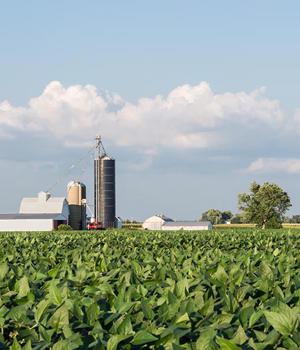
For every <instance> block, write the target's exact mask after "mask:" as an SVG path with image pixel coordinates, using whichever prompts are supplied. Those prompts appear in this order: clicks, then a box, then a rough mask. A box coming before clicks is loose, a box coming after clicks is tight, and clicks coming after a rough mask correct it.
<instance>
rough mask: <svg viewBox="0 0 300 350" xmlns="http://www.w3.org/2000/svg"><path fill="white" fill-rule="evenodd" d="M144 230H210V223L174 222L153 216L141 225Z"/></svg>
mask: <svg viewBox="0 0 300 350" xmlns="http://www.w3.org/2000/svg"><path fill="white" fill-rule="evenodd" d="M143 229H145V230H164V231H176V230H186V231H199V230H211V229H212V223H211V222H210V221H174V220H172V219H170V218H168V217H166V216H165V215H154V216H151V217H150V218H148V219H146V220H145V221H144V223H143Z"/></svg>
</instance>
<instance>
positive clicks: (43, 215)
mask: <svg viewBox="0 0 300 350" xmlns="http://www.w3.org/2000/svg"><path fill="white" fill-rule="evenodd" d="M68 217H69V206H68V203H67V201H66V199H65V198H63V197H51V195H50V193H48V192H40V193H39V194H38V197H33V198H23V199H22V201H21V205H20V210H19V213H17V214H0V231H52V230H54V229H56V228H57V227H58V226H59V225H60V224H67V223H68Z"/></svg>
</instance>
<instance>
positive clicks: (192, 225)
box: [161, 221, 213, 231]
mask: <svg viewBox="0 0 300 350" xmlns="http://www.w3.org/2000/svg"><path fill="white" fill-rule="evenodd" d="M212 228H213V225H212V223H211V222H210V221H173V222H165V223H164V224H163V225H162V228H161V229H162V230H163V231H177V230H184V231H202V230H206V231H207V230H212Z"/></svg>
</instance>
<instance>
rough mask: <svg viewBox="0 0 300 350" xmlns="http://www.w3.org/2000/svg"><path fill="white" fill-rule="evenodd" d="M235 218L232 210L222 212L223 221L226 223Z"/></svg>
mask: <svg viewBox="0 0 300 350" xmlns="http://www.w3.org/2000/svg"><path fill="white" fill-rule="evenodd" d="M232 218H233V214H232V212H231V211H230V210H225V211H223V212H222V221H223V222H224V223H225V222H226V221H229V220H231V219H232Z"/></svg>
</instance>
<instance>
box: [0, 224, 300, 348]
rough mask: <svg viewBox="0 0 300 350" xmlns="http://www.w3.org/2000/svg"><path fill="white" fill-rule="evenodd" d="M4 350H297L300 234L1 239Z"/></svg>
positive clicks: (5, 236)
mask: <svg viewBox="0 0 300 350" xmlns="http://www.w3.org/2000/svg"><path fill="white" fill-rule="evenodd" d="M0 247H1V249H0V349H13V350H18V349H27V350H28V349H40V350H42V349H53V350H69V349H70V350H72V349H108V350H115V349H170V350H180V349H197V350H198V349H199V350H202V349H203V350H217V349H224V350H227V349H229V350H230V349H232V350H237V349H246V350H248V349H249V350H250V349H254V350H263V349H266V350H268V349H282V350H283V349H291V350H294V349H295V350H296V349H299V348H300V232H299V231H297V230H291V231H289V230H273V231H272V230H265V231H262V230H257V229H245V230H243V229H235V230H229V229H227V230H217V231H208V232H205V231H202V232H147V231H130V230H119V231H114V230H109V231H101V232H95V233H90V232H65V233H61V232H47V233H42V232H40V233H38V232H37V233H0Z"/></svg>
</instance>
